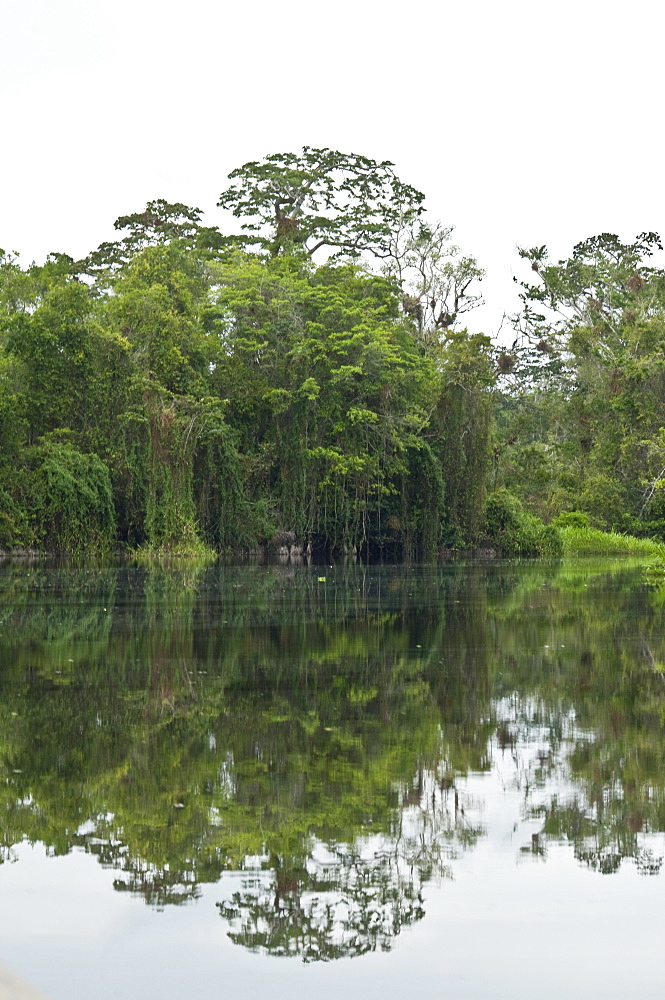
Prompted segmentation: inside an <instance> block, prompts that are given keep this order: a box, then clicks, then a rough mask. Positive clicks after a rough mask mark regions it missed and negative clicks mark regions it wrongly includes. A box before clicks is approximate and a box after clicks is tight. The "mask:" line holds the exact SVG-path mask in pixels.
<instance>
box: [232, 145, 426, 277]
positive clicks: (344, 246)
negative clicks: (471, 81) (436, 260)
mask: <svg viewBox="0 0 665 1000" xmlns="http://www.w3.org/2000/svg"><path fill="white" fill-rule="evenodd" d="M229 179H230V180H232V181H234V182H235V183H233V184H231V185H230V186H229V187H228V188H226V190H225V191H223V192H222V194H221V195H220V198H219V201H218V203H217V204H218V205H219V206H220V207H222V208H226V209H229V210H230V211H231V212H233V214H234V215H235V216H236V217H237V218H242V219H244V220H246V221H244V222H243V223H242V229H243V230H245V231H246V232H247V233H250V234H252V235H251V236H249V237H247V242H248V243H254V244H257V245H259V246H260V247H263V248H264V249H266V250H268V251H269V253H270V255H271V256H273V257H275V256H277V255H278V254H280V253H283V252H285V251H288V250H293V249H303V250H304V251H305V252H306V253H307V254H308V255H309V256H312V254H314V253H316V251H317V250H319V249H321V248H324V247H327V248H329V249H330V250H332V251H334V253H335V254H336V255H345V256H351V257H354V256H358V255H359V254H360V253H362V252H364V251H368V252H370V253H372V254H374V256H376V257H388V256H390V255H391V254H392V252H393V247H392V239H393V235H392V234H393V232H394V230H395V229H396V228H397V227H401V226H402V225H404V224H405V223H409V222H412V221H413V220H415V219H416V218H417V217H418V216H419V215H420V214H421V212H422V211H423V204H422V203H423V201H424V197H425V196H424V195H423V194H422V193H421V192H420V191H417V190H416V189H415V188H413V187H411V186H410V185H408V184H404V183H403V182H402V181H400V179H399V178H398V177H397V175H396V174H395V172H394V170H393V164H392V163H390V162H389V161H388V160H384V161H383V162H381V163H377V162H376V160H372V159H369V158H368V157H366V156H359V155H358V154H356V153H340V152H338V151H337V150H332V149H316V148H314V147H312V146H303V149H302V153H300V154H298V153H272V154H270V155H269V156H266V157H265V158H264V159H263V160H261V161H253V162H250V163H245V164H243V166H241V167H238V168H237V169H236V170H233V171H232V172H231V173H230V174H229Z"/></svg>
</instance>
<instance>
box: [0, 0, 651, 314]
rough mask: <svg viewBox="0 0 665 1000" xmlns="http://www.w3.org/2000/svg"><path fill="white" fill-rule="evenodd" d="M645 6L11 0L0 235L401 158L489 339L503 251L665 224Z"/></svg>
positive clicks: (91, 228)
mask: <svg viewBox="0 0 665 1000" xmlns="http://www.w3.org/2000/svg"><path fill="white" fill-rule="evenodd" d="M664 10H665V8H664V7H663V5H662V4H661V3H658V2H656V0H633V2H632V3H629V4H627V3H621V4H618V3H612V2H597V0H557V3H544V2H542V0H541V2H538V0H532V2H524V0H505V2H503V3H501V2H499V0H478V2H476V3H469V2H466V3H464V2H462V0H460V2H457V3H451V2H450V0H443V2H438V3H424V2H423V0H410V2H408V3H407V2H404V3H401V4H399V5H397V4H390V3H385V2H384V3H378V2H370V0H352V2H351V0H338V2H337V3H327V4H317V3H314V2H311V0H310V2H301V0H282V2H280V3H275V2H266V0H255V2H253V3H252V2H245V3H240V2H235V3H227V2H224V0H222V2H210V0H179V2H178V3H175V2H173V0H159V2H157V0H109V2H106V3H101V2H99V0H4V2H3V3H2V24H1V29H0V30H1V32H2V36H1V40H0V59H1V64H2V78H1V80H0V91H1V94H0V96H1V100H2V105H1V106H2V125H3V127H2V137H3V147H4V148H3V150H2V157H1V160H0V178H1V180H2V184H1V186H0V246H2V247H4V249H5V250H8V251H16V252H19V253H20V254H21V259H22V262H23V263H26V264H27V263H29V262H30V260H32V259H36V260H37V261H41V260H43V258H44V257H45V255H46V254H47V253H49V252H50V251H54V250H57V251H62V252H66V253H70V254H71V255H73V256H82V255H83V254H84V253H86V252H88V251H89V250H91V249H92V248H94V247H95V246H97V245H98V243H100V242H101V241H102V240H103V239H108V238H110V237H112V235H113V221H114V220H115V218H116V217H117V216H118V215H121V214H127V213H130V212H134V211H139V210H140V209H141V208H142V207H143V206H144V205H145V203H146V201H148V200H150V199H153V198H166V199H167V200H169V201H184V202H185V203H187V204H190V205H195V206H198V207H200V208H202V209H203V210H204V212H205V221H206V222H208V223H209V224H218V225H220V226H221V227H224V225H225V220H224V218H223V215H222V213H221V211H220V210H219V209H217V208H215V203H216V201H217V198H218V196H219V193H220V192H221V191H222V189H223V188H224V187H225V184H226V176H227V174H228V172H229V171H230V170H232V169H233V168H234V167H236V166H239V165H240V164H242V163H244V162H246V161H248V160H252V159H258V158H260V157H262V156H263V155H265V154H266V153H270V152H283V151H287V150H299V149H300V147H301V146H303V145H305V144H306V145H311V146H329V147H331V148H335V149H340V150H343V151H345V152H358V153H363V154H365V155H367V156H370V157H374V158H375V159H379V160H383V159H389V160H392V161H393V162H394V163H395V165H396V168H397V173H398V174H399V176H400V177H401V178H402V180H404V181H406V182H408V183H410V184H412V185H414V186H415V187H417V188H420V189H421V190H422V191H424V192H425V194H426V195H427V205H428V208H429V213H430V215H431V216H432V217H433V218H440V219H441V220H442V221H443V222H445V223H446V224H454V225H455V226H456V233H455V239H456V242H458V243H459V244H460V245H461V247H462V248H463V249H464V250H465V251H466V252H469V253H471V254H473V255H475V256H476V257H477V258H478V260H479V261H480V263H481V264H482V265H483V266H484V267H485V268H486V269H487V271H488V278H487V281H486V283H485V286H486V287H485V296H486V300H487V303H488V305H487V307H486V308H485V309H484V310H483V311H482V312H478V313H477V314H475V316H474V319H473V322H472V323H470V326H472V327H474V328H476V329H480V328H484V329H485V330H486V332H488V333H492V332H494V330H495V329H496V327H497V326H498V323H499V319H500V316H501V313H502V311H503V310H509V309H511V308H512V307H513V305H514V298H513V296H514V292H513V288H514V286H513V283H512V275H513V273H518V274H519V273H521V271H520V262H519V260H518V259H517V255H516V252H515V248H516V246H517V245H528V246H532V245H535V244H542V243H546V244H547V245H548V246H550V248H551V250H552V251H553V253H554V255H555V256H556V257H557V258H558V257H560V256H564V255H567V254H569V253H570V251H571V250H572V247H573V245H574V244H575V243H576V242H578V241H579V240H581V239H584V238H585V237H587V236H592V235H596V234H597V233H599V232H603V231H605V232H616V233H618V234H619V235H620V236H621V237H622V238H624V239H626V240H628V239H632V238H633V237H634V236H635V235H637V233H639V232H641V231H643V230H655V231H658V232H665V217H664V216H665V208H664V199H663V181H664V174H665V172H664V169H663V159H664V157H665V138H664V136H663V119H664V117H665V113H664V103H665V102H664V101H663V96H664V93H663V92H664V85H663V69H662V63H663V38H664V37H665V13H663V11H664Z"/></svg>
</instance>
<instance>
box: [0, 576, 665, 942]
mask: <svg viewBox="0 0 665 1000" xmlns="http://www.w3.org/2000/svg"><path fill="white" fill-rule="evenodd" d="M326 572H327V574H328V578H327V580H326V584H325V588H324V587H323V585H322V584H321V583H320V582H319V581H318V580H317V574H316V573H314V574H310V573H308V572H307V571H306V570H303V571H302V572H300V571H298V572H296V571H295V570H294V571H293V575H292V577H289V578H287V577H286V576H285V575H284V574H282V573H278V572H273V571H265V572H264V571H261V572H259V571H254V570H252V571H251V572H248V573H245V572H244V571H242V570H238V569H229V570H227V569H224V568H220V567H215V568H211V569H206V570H205V571H201V572H199V571H196V570H194V569H192V568H191V567H190V568H189V569H188V570H187V571H186V572H185V573H184V574H183V573H180V574H179V573H178V572H176V571H172V570H170V569H166V568H159V569H157V568H155V569H152V568H143V569H140V570H138V571H136V572H132V571H130V570H129V569H128V568H126V569H125V570H122V571H117V570H104V571H102V570H100V571H99V572H98V573H88V572H83V571H81V572H78V571H76V572H74V571H71V572H70V571H68V574H64V575H63V574H60V575H56V577H55V578H54V577H53V576H51V575H50V574H49V572H48V571H47V570H46V569H44V570H42V569H40V570H39V572H35V574H34V575H33V576H31V577H30V580H29V581H28V580H27V579H24V577H23V576H21V575H20V574H11V573H7V574H5V576H4V577H3V578H1V579H0V603H2V599H3V598H4V604H3V611H2V614H1V615H0V663H2V665H3V670H2V671H0V723H2V725H1V727H0V730H1V739H0V767H2V768H3V770H4V775H3V776H4V779H5V780H4V782H0V812H1V814H2V816H3V830H2V836H0V847H3V846H4V848H6V850H7V851H10V850H11V847H12V845H14V844H16V843H19V842H21V840H28V841H30V842H31V843H37V842H41V843H43V844H44V845H45V846H46V848H47V850H48V851H49V853H53V854H65V853H67V852H68V851H70V850H72V848H75V847H79V848H82V849H84V850H85V851H87V852H88V853H91V854H94V855H95V856H96V857H97V858H98V859H99V861H100V863H101V864H103V865H105V866H108V867H109V868H111V869H113V870H114V871H115V872H116V873H117V875H116V881H115V887H116V889H117V890H118V891H123V892H130V893H133V894H137V895H139V896H140V897H141V898H142V899H143V900H145V901H146V902H147V903H149V904H150V905H154V906H164V905H166V904H176V903H182V902H186V901H188V900H192V899H195V898H196V897H197V896H198V894H199V886H201V885H202V884H203V883H206V882H207V883H214V882H216V881H218V880H219V878H220V876H221V875H222V873H224V872H225V871H226V872H228V871H244V870H245V869H246V868H247V861H246V859H247V858H251V857H263V858H264V859H265V860H264V863H263V867H262V870H260V871H255V872H253V873H251V874H249V873H246V874H245V875H244V876H243V878H244V881H243V884H242V887H241V888H240V889H239V890H238V892H237V894H236V896H235V897H234V898H231V899H229V900H227V901H226V902H225V903H222V904H220V912H221V913H222V914H223V915H224V916H226V917H227V919H229V920H230V921H231V925H232V926H231V934H232V937H233V940H235V941H238V942H239V943H243V944H244V945H246V946H247V947H250V948H254V949H265V950H268V951H271V952H273V953H275V954H292V953H294V951H296V950H298V949H300V948H302V949H303V954H304V956H305V957H306V960H308V961H313V960H314V959H315V958H321V957H323V958H333V957H335V956H336V955H338V954H361V953H363V951H368V950H372V949H377V950H380V949H382V948H386V947H390V943H391V942H392V941H393V940H394V938H395V936H396V934H398V933H399V930H400V929H401V928H402V927H406V926H409V925H412V924H413V923H414V922H416V921H417V920H419V919H420V918H421V917H422V913H423V902H422V901H423V895H424V891H425V887H426V884H427V882H428V881H429V880H430V879H434V878H440V877H445V875H446V873H447V871H448V866H449V864H450V861H451V859H452V858H454V857H455V855H456V854H457V853H459V852H461V851H462V850H464V849H465V848H471V847H473V845H474V844H475V843H476V840H477V838H478V836H479V832H480V831H479V829H478V827H477V825H476V824H474V822H470V821H469V815H468V814H469V810H468V809H467V810H466V811H465V805H468V803H464V801H463V800H462V799H461V798H460V796H461V795H462V791H461V789H462V787H463V780H462V779H463V778H464V776H465V775H467V774H469V773H471V772H473V773H476V774H480V773H482V774H487V773H489V772H490V771H491V770H492V768H493V767H494V766H495V764H496V759H495V758H494V757H493V755H496V754H503V755H505V756H507V758H508V759H510V758H511V757H513V756H514V757H515V758H516V759H517V760H518V761H519V759H520V755H521V754H522V753H523V751H524V747H525V746H531V747H532V748H533V747H537V752H536V751H534V754H533V755H532V758H531V759H530V761H529V764H528V769H526V770H524V773H523V774H521V773H520V780H522V781H523V783H524V788H525V789H526V788H527V787H528V789H529V790H530V791H529V795H526V793H525V800H524V812H523V814H522V815H523V817H524V816H526V817H527V818H529V819H538V821H539V822H540V823H541V829H540V830H539V832H538V833H537V834H535V835H534V839H533V840H532V844H531V846H530V850H531V851H532V852H533V853H535V854H539V855H541V856H545V855H546V853H547V848H548V843H549V842H551V841H553V840H557V841H561V840H564V841H567V842H568V843H571V844H572V845H573V847H574V850H575V853H576V856H577V857H578V859H579V860H580V861H582V862H583V863H584V864H588V865H589V866H590V867H592V868H594V869H595V870H597V871H600V872H610V871H614V870H616V868H617V867H618V866H619V864H620V862H621V859H622V858H624V857H629V858H632V859H633V860H634V862H635V864H636V865H637V867H638V868H639V870H640V871H644V872H655V871H658V870H659V868H660V859H659V858H658V857H654V856H653V855H651V854H649V848H650V845H649V844H648V843H645V839H644V836H643V835H644V834H648V833H649V832H651V831H657V830H665V785H664V780H663V775H665V736H664V730H663V725H662V719H663V695H664V690H665V686H664V685H663V682H662V670H661V668H660V665H662V664H663V663H665V640H664V638H663V636H664V635H665V632H664V630H663V628H662V610H660V607H659V606H654V604H653V603H652V601H651V596H650V595H651V592H650V591H645V590H644V589H642V590H640V589H639V587H636V585H635V579H634V577H630V578H629V577H626V580H625V581H624V583H621V580H619V584H620V586H619V587H618V588H617V586H616V581H611V586H607V585H606V584H607V581H602V580H600V581H598V580H594V579H591V578H590V577H588V576H587V577H583V576H580V577H579V578H578V576H576V575H575V574H574V573H571V572H570V571H568V570H567V571H565V572H564V571H561V572H558V571H556V572H555V571H554V570H552V569H548V570H547V571H546V572H545V571H544V570H538V569H534V570H529V571H528V572H527V571H524V572H522V569H521V568H519V567H508V568H505V567H504V568H503V569H501V568H500V567H497V568H496V569H495V570H491V569H487V570H480V569H479V568H476V570H475V571H472V572H467V571H466V570H462V569H459V570H458V569H455V568H452V569H450V568H449V569H447V570H438V569H434V570H432V572H431V574H430V573H429V571H426V572H424V573H423V574H422V577H420V576H418V574H417V573H413V572H409V573H402V572H401V571H394V572H391V573H383V575H381V572H377V573H376V574H375V573H373V571H372V572H370V571H368V570H366V568H363V567H358V568H357V569H354V570H348V569H346V570H344V572H343V577H342V576H338V577H335V575H334V573H332V572H331V571H326ZM587 584H588V588H587ZM72 593H74V594H76V595H77V598H76V599H77V600H81V601H82V605H81V607H80V608H78V605H77V604H76V600H73V599H72V597H71V595H72ZM107 612H108V613H107ZM26 636H27V637H28V638H29V640H30V641H29V642H27V641H25V637H26ZM636 637H637V638H636ZM513 696H514V711H513V709H511V710H510V711H505V710H504V705H503V702H504V701H505V700H506V699H508V698H511V697H513ZM529 706H532V707H533V706H538V712H537V713H534V711H532V708H530V707H529ZM511 713H512V714H511ZM520 713H521V714H520ZM529 713H531V714H529ZM571 713H572V714H571ZM570 718H574V720H575V726H576V732H577V735H576V736H574V737H573V736H571V734H570V732H569V731H568V729H567V726H568V722H567V720H568V719H570ZM536 730H537V732H536ZM580 734H581V735H580ZM517 770H518V771H519V768H518V769H517ZM563 785H565V786H566V792H565V795H564V794H563V793H562V792H561V791H560V789H562V788H563ZM552 789H559V790H558V791H557V793H556V797H555V796H554V795H552V794H550V793H551V791H552ZM536 793H537V794H536ZM84 831H87V832H84ZM368 838H371V840H370V839H368ZM370 843H371V844H372V845H373V847H374V849H373V850H370V849H369V846H368V845H369V844H370ZM312 845H317V846H316V848H314V847H313V846H312ZM343 845H345V846H343ZM323 851H325V852H327V853H325V854H322V853H321V852H323ZM229 877H231V876H229ZM238 877H240V876H238Z"/></svg>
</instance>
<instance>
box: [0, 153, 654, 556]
mask: <svg viewBox="0 0 665 1000" xmlns="http://www.w3.org/2000/svg"><path fill="white" fill-rule="evenodd" d="M230 180H231V182H232V183H231V184H230V186H229V187H228V188H227V189H226V190H225V191H224V192H223V193H222V195H221V196H220V202H219V203H220V205H221V206H223V207H224V208H226V209H229V210H230V211H231V212H233V214H234V215H235V216H237V217H238V218H239V219H241V220H242V226H241V228H242V235H240V236H231V235H224V234H222V233H220V231H219V230H218V229H216V228H212V227H206V226H205V225H203V223H202V221H201V213H200V211H198V210H197V209H192V208H189V207H187V206H185V205H183V204H168V203H166V202H165V201H163V200H158V201H154V202H151V203H149V204H148V206H147V207H146V209H145V210H144V211H143V212H141V213H138V214H135V215H128V216H123V217H121V218H119V219H118V220H117V221H116V224H115V225H116V229H117V231H118V240H117V241H116V242H113V243H104V244H102V245H101V246H100V247H98V248H97V250H95V251H93V252H92V253H91V254H89V256H88V257H86V258H84V259H83V260H78V261H75V260H73V259H72V258H71V257H69V256H67V255H65V254H61V253H55V254H51V255H50V256H49V258H48V259H47V261H46V263H45V264H43V265H36V264H32V265H30V266H28V267H26V268H23V267H21V265H20V263H19V262H18V260H17V259H16V258H14V257H12V256H11V254H8V253H1V254H0V548H4V549H12V548H18V547H32V548H37V549H40V550H44V551H67V552H76V551H80V550H83V549H88V550H90V549H95V550H97V551H104V550H115V549H118V548H119V547H130V548H137V547H141V548H143V549H145V550H146V551H169V552H172V551H182V552H185V551H186V552H192V551H194V552H196V551H203V550H205V549H209V550H216V551H234V552H238V551H239V550H243V549H244V550H252V549H255V548H257V547H258V546H262V545H273V546H275V547H284V546H286V547H287V548H289V547H293V546H295V547H296V549H300V548H306V547H307V546H311V547H312V549H313V550H314V551H315V552H317V553H319V554H321V555H331V554H341V553H344V552H353V551H357V552H361V553H362V554H363V555H366V556H380V555H383V556H387V557H400V556H410V555H418V556H425V557H426V556H432V555H434V554H436V553H437V552H438V551H440V550H441V549H442V548H445V547H449V548H461V547H473V546H480V545H487V544H490V545H493V546H494V547H497V548H498V549H499V550H501V551H503V552H505V553H506V554H509V555H511V554H535V553H553V554H556V553H557V552H559V551H560V550H561V538H560V536H559V533H558V531H557V529H556V528H555V527H553V526H551V525H550V523H549V522H551V521H552V520H553V519H554V518H556V517H558V516H560V515H561V514H562V513H565V512H581V513H582V514H586V516H587V518H588V525H589V526H590V527H592V528H602V529H616V530H618V531H622V532H626V531H629V532H631V533H633V534H637V535H650V536H655V537H659V538H662V537H663V535H664V533H665V505H664V497H663V489H662V487H663V485H665V478H664V477H665V429H664V428H663V427H662V426H661V424H662V423H663V421H662V402H663V398H664V397H665V372H664V367H663V366H664V357H665V355H663V342H664V339H665V324H664V316H665V276H664V274H663V272H662V271H660V270H657V269H655V268H653V267H649V266H647V263H648V259H649V256H650V255H651V254H652V252H653V250H654V249H655V248H657V247H659V246H660V244H659V242H658V238H657V237H656V236H655V235H653V234H645V235H643V236H641V237H640V238H639V239H638V240H637V242H636V243H635V244H634V245H631V246H627V245H624V244H621V243H620V242H619V241H618V239H617V238H616V237H614V236H608V235H603V236H600V237H598V238H595V239H593V240H589V241H587V242H586V243H583V244H580V245H579V246H578V247H576V248H575V252H574V254H573V257H572V258H571V259H570V260H569V261H564V262H562V263H560V264H558V265H553V264H551V263H549V262H548V259H547V254H546V250H545V248H544V247H541V248H536V249H533V250H525V251H522V255H523V256H524V258H525V260H526V262H527V263H529V262H530V263H531V267H532V269H533V273H534V276H535V277H536V279H537V284H534V285H531V284H529V283H525V285H524V287H523V304H524V308H523V311H522V313H521V315H520V316H518V317H515V318H514V321H513V322H514V326H515V341H514V343H513V346H512V348H511V349H510V350H509V349H507V348H506V347H497V346H495V345H493V344H492V343H491V341H490V339H489V338H488V337H485V336H482V335H470V334H468V333H467V332H466V331H465V329H464V326H463V321H464V314H465V312H466V311H468V309H470V308H472V307H473V306H474V305H475V304H477V303H478V302H479V301H480V293H479V282H480V280H481V279H482V271H481V270H480V268H479V267H478V265H477V263H476V262H475V260H473V259H472V258H469V257H464V256H463V255H461V254H460V253H459V251H458V250H457V249H456V248H455V247H454V246H453V245H452V244H451V242H450V237H451V230H450V229H449V228H446V227H444V226H442V225H440V224H431V223H428V222H426V221H425V217H424V208H423V200H424V199H423V195H422V194H421V193H420V192H418V191H416V190H415V189H413V188H411V187H409V186H408V185H406V184H404V183H402V182H401V181H400V180H399V179H398V178H397V177H396V175H395V173H394V171H393V169H392V165H391V164H389V163H376V162H374V161H372V160H369V159H367V158H364V157H360V156H352V155H344V154H341V153H337V152H334V151H331V150H318V149H311V148H308V147H305V148H304V149H303V151H302V153H301V154H299V155H295V154H287V155H274V156H269V157H266V159H265V160H264V161H262V162H258V163H249V164H245V165H244V166H243V167H241V168H239V169H238V170H236V171H234V172H233V173H232V174H231V176H230ZM645 262H646V263H645ZM546 524H547V527H546Z"/></svg>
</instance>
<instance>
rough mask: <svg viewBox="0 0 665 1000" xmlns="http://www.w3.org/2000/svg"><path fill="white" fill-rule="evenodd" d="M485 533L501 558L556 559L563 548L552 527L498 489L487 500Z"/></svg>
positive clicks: (513, 497)
mask: <svg viewBox="0 0 665 1000" xmlns="http://www.w3.org/2000/svg"><path fill="white" fill-rule="evenodd" d="M485 533H486V536H487V539H488V540H489V542H490V544H492V545H493V546H495V547H496V548H497V549H498V551H499V553H500V554H501V555H504V556H535V555H539V556H560V555H561V554H562V552H563V546H562V541H561V537H560V534H559V531H558V530H557V529H556V528H555V527H554V525H545V524H543V522H542V521H540V520H539V518H537V517H536V516H535V515H534V514H530V513H529V512H528V511H527V510H525V509H524V507H523V506H522V504H521V503H520V501H519V500H518V499H517V497H515V496H513V495H512V494H511V493H509V492H508V490H506V489H504V488H502V489H499V490H497V491H496V492H495V493H492V494H490V496H489V497H488V498H487V506H486V510H485Z"/></svg>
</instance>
